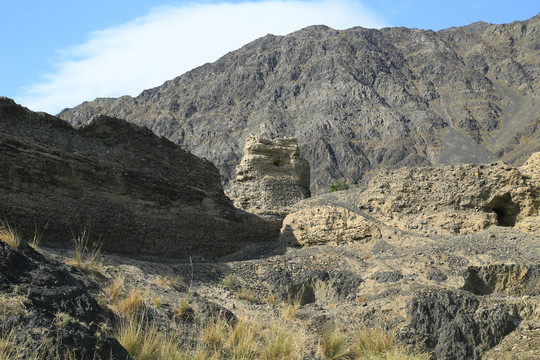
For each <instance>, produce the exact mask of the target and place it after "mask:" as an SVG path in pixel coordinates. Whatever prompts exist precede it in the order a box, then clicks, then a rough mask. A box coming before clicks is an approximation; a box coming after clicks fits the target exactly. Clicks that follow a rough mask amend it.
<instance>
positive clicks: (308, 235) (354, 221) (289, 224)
mask: <svg viewBox="0 0 540 360" xmlns="http://www.w3.org/2000/svg"><path fill="white" fill-rule="evenodd" d="M379 235H380V231H379V229H378V228H377V226H375V224H374V223H373V222H372V221H370V220H368V219H366V218H365V217H363V216H362V215H360V214H357V213H354V212H352V211H350V210H347V209H345V208H343V207H339V206H312V207H307V208H305V209H300V210H298V211H296V212H294V213H292V214H290V215H289V216H287V217H286V218H285V220H284V221H283V227H282V229H281V234H280V241H283V242H286V243H289V244H294V245H317V244H323V243H327V242H333V243H340V242H348V241H355V240H362V239H366V238H371V237H376V236H379Z"/></svg>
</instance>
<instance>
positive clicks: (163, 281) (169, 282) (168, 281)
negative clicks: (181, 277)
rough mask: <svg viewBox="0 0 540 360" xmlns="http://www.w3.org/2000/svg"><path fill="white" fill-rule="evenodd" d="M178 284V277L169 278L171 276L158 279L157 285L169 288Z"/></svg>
mask: <svg viewBox="0 0 540 360" xmlns="http://www.w3.org/2000/svg"><path fill="white" fill-rule="evenodd" d="M177 283H178V277H177V276H176V277H169V276H158V277H157V278H156V284H158V285H159V286H161V287H165V286H169V287H172V286H174V285H175V284H177Z"/></svg>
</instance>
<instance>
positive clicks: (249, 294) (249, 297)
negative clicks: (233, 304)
mask: <svg viewBox="0 0 540 360" xmlns="http://www.w3.org/2000/svg"><path fill="white" fill-rule="evenodd" d="M236 296H238V298H239V299H242V300H246V301H249V302H255V301H257V296H256V295H255V293H254V292H253V291H251V290H249V289H246V288H241V289H240V290H238V291H237V292H236Z"/></svg>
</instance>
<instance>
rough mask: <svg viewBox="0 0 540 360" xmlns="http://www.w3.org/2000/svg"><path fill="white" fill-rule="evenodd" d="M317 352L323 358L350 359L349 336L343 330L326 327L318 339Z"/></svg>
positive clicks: (330, 359) (333, 359) (334, 359)
mask: <svg viewBox="0 0 540 360" xmlns="http://www.w3.org/2000/svg"><path fill="white" fill-rule="evenodd" d="M319 353H320V354H321V356H322V357H323V358H324V359H328V360H342V359H350V355H351V350H350V348H349V338H348V336H347V334H345V333H344V332H341V331H338V330H336V329H331V328H327V329H325V330H323V333H322V334H321V337H320V339H319Z"/></svg>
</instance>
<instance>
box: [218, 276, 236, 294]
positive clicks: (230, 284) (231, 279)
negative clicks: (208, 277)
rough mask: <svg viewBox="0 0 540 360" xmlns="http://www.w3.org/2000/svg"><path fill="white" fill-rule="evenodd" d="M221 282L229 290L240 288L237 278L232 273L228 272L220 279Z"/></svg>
mask: <svg viewBox="0 0 540 360" xmlns="http://www.w3.org/2000/svg"><path fill="white" fill-rule="evenodd" d="M221 284H222V285H223V286H225V287H226V288H227V289H229V290H231V291H236V290H238V289H239V288H240V284H239V280H238V278H236V277H235V276H234V275H232V274H229V275H227V276H225V277H224V278H223V280H221Z"/></svg>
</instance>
